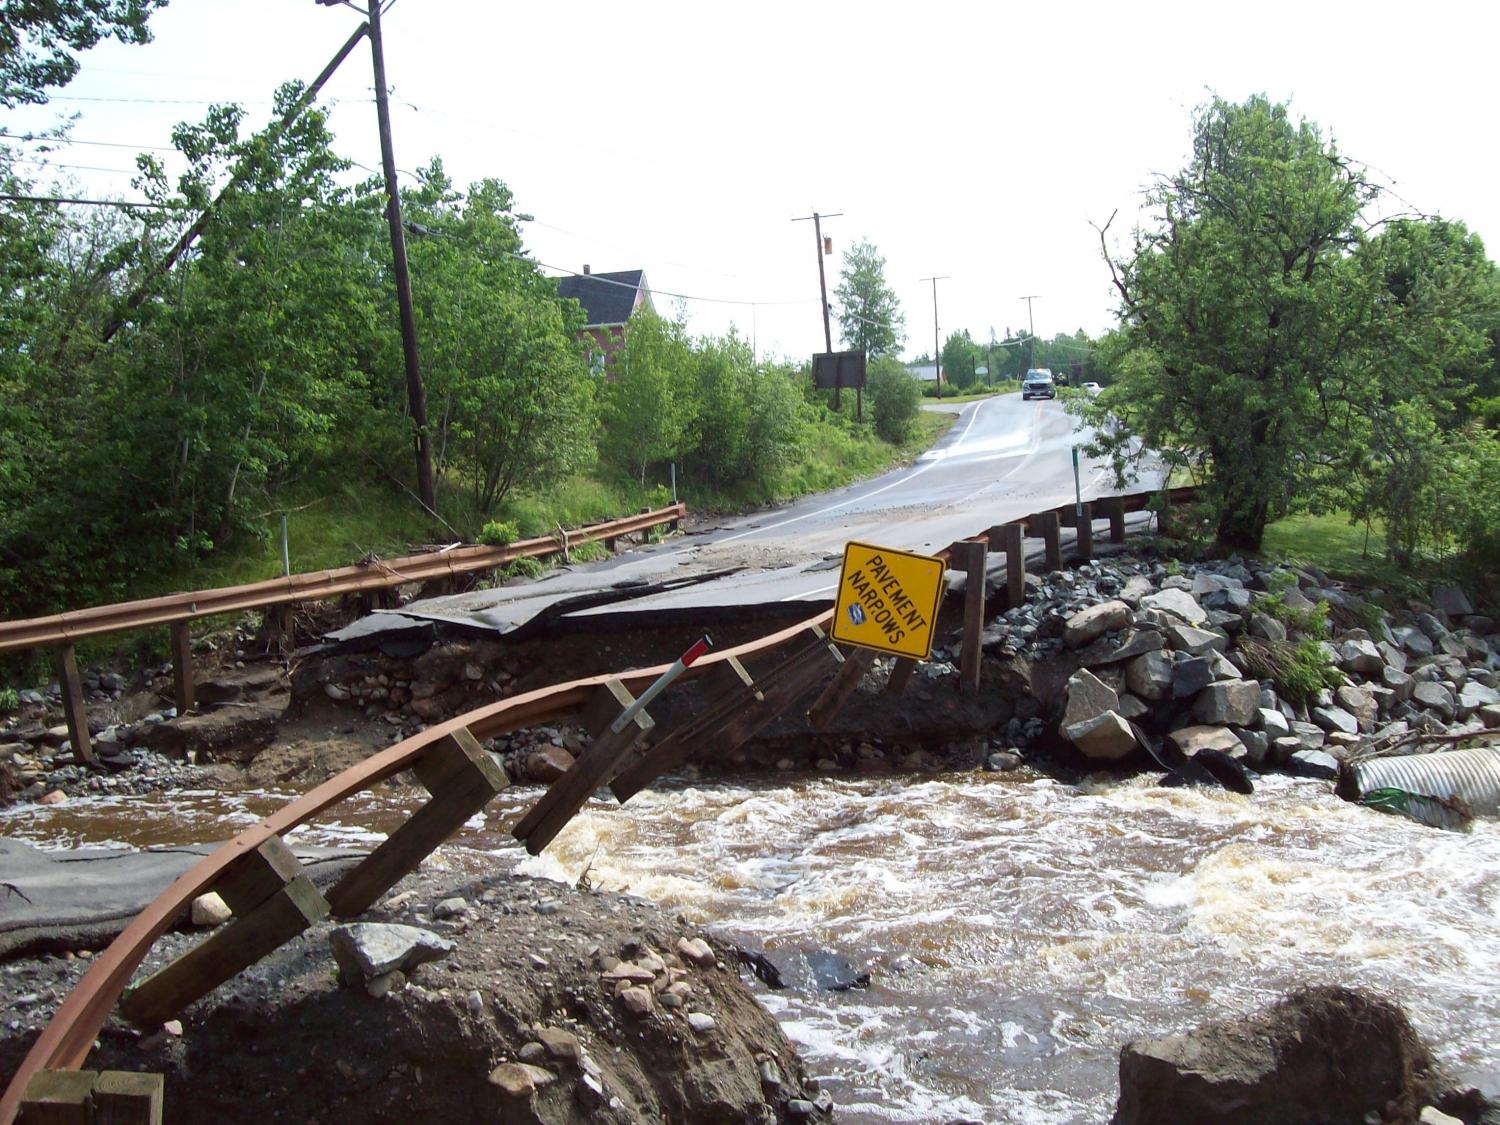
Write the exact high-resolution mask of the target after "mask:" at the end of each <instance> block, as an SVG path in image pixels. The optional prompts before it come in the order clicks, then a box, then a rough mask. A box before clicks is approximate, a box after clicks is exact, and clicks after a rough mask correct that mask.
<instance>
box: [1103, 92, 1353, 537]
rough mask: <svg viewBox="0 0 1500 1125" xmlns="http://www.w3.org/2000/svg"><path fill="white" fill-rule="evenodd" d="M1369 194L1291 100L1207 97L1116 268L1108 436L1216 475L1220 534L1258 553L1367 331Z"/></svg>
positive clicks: (1114, 447)
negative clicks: (1117, 376)
mask: <svg viewBox="0 0 1500 1125" xmlns="http://www.w3.org/2000/svg"><path fill="white" fill-rule="evenodd" d="M1373 196H1374V189H1373V187H1372V186H1371V185H1370V184H1369V183H1368V182H1367V181H1366V179H1365V177H1364V175H1363V173H1362V172H1361V170H1360V169H1359V168H1357V167H1356V166H1355V165H1353V164H1352V163H1351V162H1349V161H1348V160H1346V159H1344V158H1343V157H1342V156H1340V154H1339V153H1338V150H1337V149H1336V148H1335V147H1334V145H1333V144H1332V143H1331V142H1329V141H1326V140H1325V139H1324V137H1323V135H1322V134H1321V132H1320V131H1319V130H1318V128H1317V127H1316V126H1315V125H1313V124H1311V123H1309V122H1305V121H1304V122H1294V121H1293V120H1292V118H1291V116H1290V115H1289V113H1288V112H1287V108H1286V107H1285V106H1284V105H1277V104H1273V103H1271V102H1270V101H1268V100H1267V99H1266V98H1264V97H1252V98H1251V99H1249V100H1248V101H1246V102H1245V103H1244V104H1242V105H1236V104H1233V103H1230V102H1226V101H1224V100H1223V99H1222V98H1216V99H1215V100H1214V101H1213V102H1212V103H1211V104H1210V105H1208V106H1207V107H1205V108H1204V109H1202V110H1200V111H1199V112H1198V114H1197V116H1196V119H1195V121H1194V125H1193V157H1192V160H1191V162H1190V163H1189V164H1188V166H1187V167H1186V168H1184V169H1183V170H1182V171H1181V172H1178V173H1177V174H1176V175H1174V176H1172V177H1170V178H1168V179H1166V180H1165V181H1163V182H1162V183H1160V184H1159V185H1158V186H1157V187H1156V188H1155V189H1154V190H1153V191H1151V192H1150V193H1149V194H1148V196H1147V199H1148V202H1149V203H1150V204H1151V205H1153V206H1154V208H1155V216H1154V221H1153V222H1152V223H1151V225H1149V226H1148V227H1146V228H1144V229H1141V230H1138V231H1137V232H1136V236H1135V249H1134V252H1133V253H1132V254H1131V255H1130V256H1129V257H1128V258H1126V259H1125V260H1124V261H1121V262H1115V261H1111V263H1110V265H1111V269H1112V272H1113V276H1114V281H1115V286H1116V289H1117V290H1118V292H1119V296H1120V303H1121V317H1122V326H1121V331H1120V332H1119V333H1118V334H1117V336H1116V338H1115V341H1114V343H1115V346H1116V348H1117V349H1118V350H1117V353H1116V355H1115V357H1114V358H1115V361H1116V362H1117V364H1118V366H1119V367H1120V369H1121V376H1122V377H1121V380H1120V384H1119V385H1117V387H1116V388H1114V393H1113V394H1112V395H1111V396H1110V397H1109V400H1108V402H1107V403H1101V404H1100V409H1101V410H1104V409H1112V410H1113V415H1112V420H1113V422H1114V426H1113V429H1112V431H1111V434H1112V438H1113V440H1111V438H1110V436H1109V435H1106V439H1105V443H1104V444H1105V446H1106V447H1107V448H1109V449H1110V450H1111V451H1112V452H1114V453H1116V454H1117V455H1123V454H1124V453H1125V452H1126V442H1128V440H1129V436H1130V435H1138V436H1139V437H1141V438H1142V439H1144V441H1145V443H1146V444H1147V445H1148V446H1150V447H1152V448H1154V449H1157V450H1162V451H1166V452H1167V453H1168V454H1169V455H1180V456H1181V457H1183V458H1186V459H1189V460H1192V461H1194V462H1196V463H1199V464H1201V465H1204V466H1205V467H1207V468H1208V469H1209V473H1210V476H1209V480H1210V489H1211V493H1212V496H1213V499H1214V503H1215V506H1216V510H1217V512H1218V521H1217V538H1218V541H1219V543H1220V544H1221V545H1224V546H1227V547H1236V548H1238V547H1249V548H1256V547H1258V546H1259V545H1260V538H1261V534H1262V532H1263V530H1264V528H1265V525H1266V522H1267V520H1268V519H1269V518H1270V516H1271V514H1272V513H1273V512H1274V511H1276V510H1277V509H1278V508H1280V507H1282V506H1284V505H1285V503H1286V501H1287V500H1288V498H1289V497H1290V496H1291V495H1295V494H1296V493H1298V492H1299V491H1300V490H1301V489H1302V487H1303V484H1304V483H1305V478H1306V475H1307V471H1308V469H1309V467H1310V466H1312V465H1314V464H1315V463H1316V462H1317V460H1318V453H1319V449H1318V447H1317V440H1318V437H1319V431H1320V429H1321V428H1322V419H1323V418H1324V417H1326V415H1325V414H1324V412H1323V410H1322V406H1323V404H1324V403H1325V401H1326V395H1327V392H1328V390H1329V389H1330V375H1331V374H1332V373H1334V372H1335V371H1337V370H1338V369H1339V368H1340V366H1341V362H1342V361H1343V359H1344V357H1345V356H1346V354H1347V351H1348V349H1349V347H1350V344H1351V342H1352V341H1353V340H1354V339H1355V338H1356V337H1357V336H1358V334H1359V333H1360V332H1361V331H1363V329H1364V328H1365V326H1366V325H1367V324H1368V321H1369V316H1370V311H1371V308H1372V299H1373V294H1372V293H1371V291H1370V287H1369V281H1368V279H1367V278H1365V277H1362V276H1361V275H1360V274H1359V273H1358V271H1355V270H1352V269H1351V268H1349V263H1348V258H1349V255H1350V254H1351V253H1352V252H1353V251H1354V250H1355V249H1356V248H1357V247H1358V246H1359V245H1360V244H1361V243H1362V241H1363V239H1364V234H1365V225H1364V223H1363V222H1362V211H1363V208H1364V206H1365V204H1366V203H1367V202H1369V201H1370V199H1371V198H1373Z"/></svg>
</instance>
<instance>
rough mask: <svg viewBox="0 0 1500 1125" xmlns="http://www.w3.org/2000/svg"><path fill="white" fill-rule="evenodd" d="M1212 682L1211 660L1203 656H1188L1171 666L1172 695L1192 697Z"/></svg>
mask: <svg viewBox="0 0 1500 1125" xmlns="http://www.w3.org/2000/svg"><path fill="white" fill-rule="evenodd" d="M1213 682H1214V665H1213V661H1211V660H1209V659H1208V658H1207V657H1204V656H1190V657H1188V658H1187V659H1186V660H1179V661H1178V662H1177V663H1176V664H1174V665H1173V666H1172V695H1173V697H1174V698H1176V699H1192V698H1193V696H1195V695H1197V694H1198V693H1199V692H1200V691H1202V690H1203V689H1204V688H1206V687H1207V686H1208V685H1209V684H1211V683H1213Z"/></svg>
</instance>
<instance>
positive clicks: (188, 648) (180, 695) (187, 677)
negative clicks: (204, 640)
mask: <svg viewBox="0 0 1500 1125" xmlns="http://www.w3.org/2000/svg"><path fill="white" fill-rule="evenodd" d="M172 694H173V695H175V696H176V698H177V713H178V714H179V715H186V714H187V713H188V712H189V711H191V710H192V709H193V636H192V633H191V631H190V629H189V626H188V622H186V621H174V622H172Z"/></svg>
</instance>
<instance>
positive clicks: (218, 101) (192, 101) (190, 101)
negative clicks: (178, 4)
mask: <svg viewBox="0 0 1500 1125" xmlns="http://www.w3.org/2000/svg"><path fill="white" fill-rule="evenodd" d="M47 100H48V101H53V102H119V103H122V104H126V105H222V104H224V99H222V98H105V97H89V96H85V95H83V94H48V95H47ZM233 101H234V102H235V104H237V105H273V104H274V103H273V102H271V101H269V100H268V99H265V98H254V99H241V98H234V99H233Z"/></svg>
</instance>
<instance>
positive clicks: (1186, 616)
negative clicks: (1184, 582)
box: [1141, 590, 1208, 625]
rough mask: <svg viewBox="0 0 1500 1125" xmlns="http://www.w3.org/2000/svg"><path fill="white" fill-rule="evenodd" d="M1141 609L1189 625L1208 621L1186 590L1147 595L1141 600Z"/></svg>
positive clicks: (1206, 615)
mask: <svg viewBox="0 0 1500 1125" xmlns="http://www.w3.org/2000/svg"><path fill="white" fill-rule="evenodd" d="M1141 609H1143V610H1156V611H1157V612H1158V613H1164V614H1167V615H1168V616H1169V617H1175V618H1176V619H1177V620H1178V621H1183V622H1186V623H1187V624H1189V625H1202V624H1203V623H1204V622H1205V621H1207V620H1208V614H1207V612H1205V611H1204V609H1203V607H1202V606H1201V605H1199V604H1198V602H1197V599H1195V598H1194V597H1193V595H1192V594H1189V593H1188V592H1187V591H1186V590H1159V591H1157V592H1156V593H1154V594H1148V595H1146V596H1145V597H1144V598H1142V599H1141Z"/></svg>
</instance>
